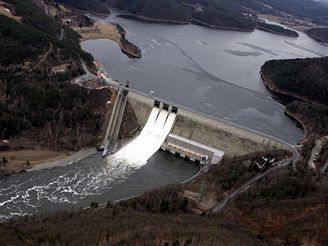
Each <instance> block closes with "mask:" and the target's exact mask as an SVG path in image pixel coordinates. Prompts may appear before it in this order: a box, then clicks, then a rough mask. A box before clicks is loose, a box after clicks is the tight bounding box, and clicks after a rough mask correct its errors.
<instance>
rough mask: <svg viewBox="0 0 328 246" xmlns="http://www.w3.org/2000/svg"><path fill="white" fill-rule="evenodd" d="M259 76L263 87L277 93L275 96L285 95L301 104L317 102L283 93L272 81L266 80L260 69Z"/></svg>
mask: <svg viewBox="0 0 328 246" xmlns="http://www.w3.org/2000/svg"><path fill="white" fill-rule="evenodd" d="M260 74H261V79H262V81H263V83H264V85H265V86H266V87H267V88H268V89H269V90H270V91H271V92H275V93H277V94H281V95H285V96H289V97H293V98H294V99H298V100H301V101H303V102H309V103H317V102H314V101H311V100H310V99H308V98H305V97H301V96H299V95H297V94H294V93H290V92H288V91H283V90H280V89H278V88H277V87H275V86H274V85H273V82H272V81H270V80H268V79H267V78H266V77H265V75H264V73H263V71H262V69H261V71H260ZM318 104H320V103H318Z"/></svg>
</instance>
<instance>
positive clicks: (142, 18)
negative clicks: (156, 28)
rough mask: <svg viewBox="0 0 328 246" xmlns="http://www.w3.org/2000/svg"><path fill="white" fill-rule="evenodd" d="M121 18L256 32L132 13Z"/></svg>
mask: <svg viewBox="0 0 328 246" xmlns="http://www.w3.org/2000/svg"><path fill="white" fill-rule="evenodd" d="M117 16H118V17H120V18H123V19H131V20H137V21H141V22H147V23H157V24H160V23H163V24H172V25H190V24H194V25H198V26H204V27H208V28H212V29H219V30H230V31H240V32H252V31H254V30H251V29H243V28H237V27H236V28H234V27H224V26H215V25H211V24H208V23H205V22H202V21H199V20H195V19H190V20H189V21H178V20H167V19H155V18H150V17H146V16H141V15H135V14H130V13H121V14H118V15H117Z"/></svg>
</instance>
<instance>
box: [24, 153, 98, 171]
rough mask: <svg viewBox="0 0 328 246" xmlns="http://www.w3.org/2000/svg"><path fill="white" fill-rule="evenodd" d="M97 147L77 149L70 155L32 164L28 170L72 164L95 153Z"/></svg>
mask: <svg viewBox="0 0 328 246" xmlns="http://www.w3.org/2000/svg"><path fill="white" fill-rule="evenodd" d="M96 153H97V149H96V148H83V149H81V150H79V151H78V152H75V153H73V154H71V155H68V156H65V157H64V158H61V159H58V160H48V161H45V162H42V163H40V164H39V165H35V166H33V167H32V168H31V169H29V170H28V171H40V170H43V169H49V168H53V167H59V166H67V165H70V164H73V163H75V162H78V161H80V160H83V159H85V158H87V157H89V156H90V155H93V154H96Z"/></svg>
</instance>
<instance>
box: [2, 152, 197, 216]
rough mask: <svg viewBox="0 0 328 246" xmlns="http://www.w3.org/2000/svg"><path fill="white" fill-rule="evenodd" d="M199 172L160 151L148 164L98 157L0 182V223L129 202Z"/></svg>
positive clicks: (15, 176)
mask: <svg viewBox="0 0 328 246" xmlns="http://www.w3.org/2000/svg"><path fill="white" fill-rule="evenodd" d="M197 171H198V166H197V165H195V164H193V163H190V162H185V161H184V160H182V159H179V158H177V157H175V156H173V155H169V154H167V153H165V152H161V151H160V152H158V153H156V154H155V155H154V156H153V157H151V158H150V160H148V162H147V164H146V165H134V164H130V163H127V162H124V161H117V160H116V161H115V160H111V157H108V158H101V155H100V154H99V155H93V156H90V157H89V158H86V159H84V160H82V161H80V162H78V163H75V164H72V165H69V166H65V167H58V168H54V169H51V170H43V171H35V172H28V173H24V174H19V175H12V176H10V177H8V178H6V179H3V180H0V219H4V218H8V217H12V216H15V215H24V214H34V213H46V212H52V211H56V210H61V209H71V207H74V208H80V207H86V206H89V205H90V203H91V202H92V201H97V202H99V203H105V202H106V201H108V200H111V201H113V200H118V199H122V198H127V197H130V196H134V195H137V194H140V193H142V192H144V191H147V190H151V189H154V188H157V187H161V186H163V185H167V184H171V183H175V182H181V181H184V180H186V179H188V178H190V177H191V176H193V175H194V174H196V172H197Z"/></svg>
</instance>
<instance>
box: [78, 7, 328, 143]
mask: <svg viewBox="0 0 328 246" xmlns="http://www.w3.org/2000/svg"><path fill="white" fill-rule="evenodd" d="M96 19H97V20H98V21H100V22H117V23H119V24H120V25H122V26H123V28H124V29H125V30H126V31H127V38H128V39H129V40H130V41H132V42H133V43H135V44H136V45H137V46H139V47H140V49H141V50H142V55H143V57H142V58H141V59H133V60H131V59H129V58H128V57H126V56H125V55H124V54H122V52H121V50H120V48H119V47H118V45H117V44H116V43H114V42H112V41H110V40H89V41H85V42H83V43H82V47H83V49H85V50H86V51H88V52H90V53H91V54H92V55H93V56H94V57H95V59H97V60H99V61H100V62H101V63H102V64H103V65H104V67H105V69H106V71H107V72H108V73H109V74H110V76H111V77H112V78H113V79H114V80H118V81H120V82H124V81H126V80H128V81H130V84H131V87H132V88H134V89H136V90H139V91H142V92H144V93H149V92H150V91H153V95H155V96H158V97H160V98H164V99H167V100H169V101H172V102H174V103H177V104H181V105H183V106H186V107H189V108H192V109H194V110H198V111H201V112H204V113H207V114H210V115H213V116H216V117H218V118H223V119H226V120H229V121H232V122H234V123H237V124H240V125H243V126H246V127H248V128H251V129H254V130H258V131H260V132H264V133H266V134H269V135H272V136H275V137H278V138H281V139H283V140H286V141H288V142H290V143H296V142H297V141H299V140H300V139H301V138H302V136H303V131H302V130H301V129H298V128H297V127H296V124H295V123H294V122H292V121H291V120H290V119H289V118H288V117H286V116H285V115H284V107H283V105H280V104H279V103H278V102H276V101H274V100H273V99H272V95H271V93H270V92H269V91H268V90H267V89H266V88H265V86H264V85H263V83H262V81H261V78H260V75H259V71H260V67H261V65H262V64H263V63H264V62H265V61H266V60H270V59H285V58H297V57H316V56H320V55H327V54H328V47H326V46H323V45H321V44H319V43H317V42H315V41H314V40H312V39H311V38H309V37H307V36H306V35H305V34H304V33H299V34H300V37H299V38H290V37H284V36H278V35H274V34H271V33H267V32H263V31H259V30H255V31H254V32H250V33H248V32H238V31H227V30H216V29H209V28H206V27H201V26H196V25H167V24H151V23H144V22H138V21H134V20H128V19H122V18H118V17H116V16H115V12H114V13H113V15H112V16H110V17H108V18H99V17H98V18H96Z"/></svg>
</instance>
